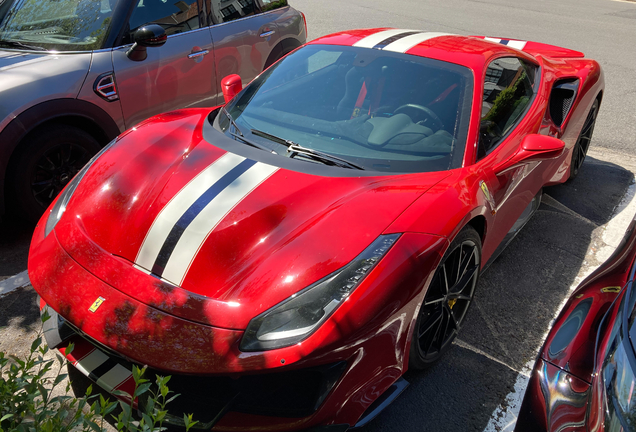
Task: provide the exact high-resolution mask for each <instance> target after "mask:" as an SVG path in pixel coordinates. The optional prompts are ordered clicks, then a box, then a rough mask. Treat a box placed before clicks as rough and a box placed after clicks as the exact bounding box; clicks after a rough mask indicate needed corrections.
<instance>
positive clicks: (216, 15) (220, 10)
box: [206, 0, 260, 24]
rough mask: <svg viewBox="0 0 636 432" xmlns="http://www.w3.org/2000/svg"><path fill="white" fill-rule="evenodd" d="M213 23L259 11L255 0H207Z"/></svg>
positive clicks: (231, 19)
mask: <svg viewBox="0 0 636 432" xmlns="http://www.w3.org/2000/svg"><path fill="white" fill-rule="evenodd" d="M206 5H208V7H209V8H210V12H211V16H212V23H213V24H221V23H224V22H228V21H233V20H236V19H239V18H244V17H247V16H250V15H255V14H257V13H259V12H260V11H259V9H258V5H257V4H256V3H255V0H206Z"/></svg>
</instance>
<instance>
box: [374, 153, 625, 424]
mask: <svg viewBox="0 0 636 432" xmlns="http://www.w3.org/2000/svg"><path fill="white" fill-rule="evenodd" d="M632 179H633V175H632V173H631V172H629V171H627V170H626V169H624V168H622V167H620V166H618V165H615V164H612V163H607V162H603V161H598V160H595V159H593V158H589V159H588V160H586V162H585V164H584V166H583V168H582V170H581V172H580V174H579V176H578V178H577V179H575V180H574V181H572V182H570V183H567V184H564V185H559V186H554V187H550V188H546V189H545V190H544V193H545V194H547V195H549V196H550V197H552V198H554V199H555V200H556V201H558V203H556V205H554V204H555V202H554V200H550V199H549V198H548V199H544V201H543V203H542V204H541V206H540V207H539V210H538V211H537V212H536V213H535V215H534V216H533V218H532V219H531V220H530V221H529V222H528V224H527V225H526V227H525V228H524V229H523V230H522V231H521V233H519V235H518V236H517V238H516V239H515V240H514V241H513V242H512V243H511V244H510V246H509V247H508V249H506V251H505V252H503V253H502V254H501V255H500V256H499V258H498V259H497V260H496V261H495V262H494V263H493V264H492V266H491V267H490V268H489V269H488V270H487V271H486V272H485V273H484V274H483V275H482V278H481V280H480V283H479V286H478V288H477V292H476V294H475V300H474V302H473V305H472V306H471V309H470V311H469V313H468V316H467V318H466V322H465V324H464V328H463V329H462V332H461V334H460V336H459V338H460V340H461V342H463V346H461V347H460V346H457V345H455V346H454V347H453V349H452V350H451V351H450V352H449V353H448V354H447V355H446V356H445V358H444V359H443V360H442V361H441V362H440V363H439V364H437V365H436V366H435V367H434V368H432V369H431V370H429V371H427V372H416V371H409V372H408V373H407V374H406V376H405V378H406V379H407V380H408V381H409V382H410V383H411V386H410V387H409V388H408V389H407V390H406V391H405V392H404V393H403V394H402V395H401V396H400V397H399V398H398V399H397V400H396V402H395V403H393V404H392V405H391V406H390V407H389V408H388V409H387V410H386V411H385V412H383V413H382V414H381V415H380V416H379V417H378V418H377V419H376V420H375V421H374V422H371V424H369V426H368V427H366V428H365V430H366V431H368V432H371V431H394V430H395V431H415V430H435V431H459V430H461V431H483V430H484V428H485V427H486V425H487V424H488V421H489V420H490V416H491V414H492V412H493V411H494V410H495V409H496V408H497V406H498V405H499V404H500V403H501V402H502V401H503V400H504V399H505V396H506V395H507V394H508V393H510V392H511V391H512V390H513V388H514V384H515V381H516V378H517V372H516V371H519V370H521V369H522V368H523V366H524V365H525V364H526V363H528V362H529V361H533V360H534V359H535V356H536V353H537V349H538V348H539V347H540V346H541V345H542V343H543V337H544V336H545V333H546V331H547V329H548V327H549V325H550V322H551V321H552V319H553V317H554V315H555V314H556V313H557V312H558V309H559V307H560V305H561V302H562V301H563V300H564V299H565V298H566V297H567V296H568V295H569V293H570V290H569V289H570V286H571V285H572V284H573V283H574V280H575V278H576V276H577V274H578V272H579V269H580V268H581V265H582V264H583V261H584V260H585V256H586V253H587V250H588V246H589V245H590V243H591V241H592V239H593V238H594V235H595V230H596V229H597V228H598V227H599V226H600V225H601V224H604V223H606V222H608V221H609V220H610V218H611V217H612V214H613V211H614V208H615V207H616V206H617V205H618V203H619V202H620V200H621V199H622V197H623V196H624V194H625V191H626V190H627V187H628V186H629V184H630V183H631V182H632ZM544 197H545V195H544ZM546 203H552V204H551V205H549V204H546ZM560 204H562V205H560ZM563 205H564V206H566V207H568V208H569V210H568V209H565V208H563ZM577 214H579V215H581V216H583V217H581V216H578V215H577ZM465 346H468V347H474V348H476V349H477V350H479V351H483V352H485V353H487V354H488V355H489V356H491V357H494V358H496V359H497V360H499V361H501V362H502V363H505V365H504V364H502V363H499V362H496V361H493V360H492V359H490V358H488V357H486V356H484V355H482V354H479V353H477V352H475V351H472V350H471V349H467V348H465ZM506 365H508V367H507V366H506Z"/></svg>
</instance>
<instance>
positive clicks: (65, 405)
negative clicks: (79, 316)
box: [0, 313, 197, 432]
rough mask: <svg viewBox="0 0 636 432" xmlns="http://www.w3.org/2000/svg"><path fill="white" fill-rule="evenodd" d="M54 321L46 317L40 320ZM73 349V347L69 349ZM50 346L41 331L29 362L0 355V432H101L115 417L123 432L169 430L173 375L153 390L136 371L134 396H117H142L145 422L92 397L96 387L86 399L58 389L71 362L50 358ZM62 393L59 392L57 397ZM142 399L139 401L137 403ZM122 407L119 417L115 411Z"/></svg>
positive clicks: (128, 406) (127, 406) (127, 407)
mask: <svg viewBox="0 0 636 432" xmlns="http://www.w3.org/2000/svg"><path fill="white" fill-rule="evenodd" d="M49 318H50V317H49V316H48V315H47V314H46V313H44V314H43V315H42V322H45V321H46V320H48V319H49ZM72 350H73V346H72V344H71V345H69V346H68V348H67V349H66V352H67V353H70V352H71V351H72ZM48 353H49V347H48V346H47V345H46V344H45V343H43V330H42V329H40V331H39V332H38V335H37V337H36V339H35V340H34V341H33V343H32V344H31V349H30V352H29V354H28V356H27V358H26V359H20V358H18V357H15V356H9V357H7V356H6V355H5V353H3V352H0V432H65V431H69V432H70V431H86V432H88V431H94V432H102V431H105V430H106V429H105V428H104V420H105V418H107V416H111V418H112V419H114V423H115V424H114V426H115V427H116V428H117V430H118V431H119V432H151V431H152V432H154V431H161V430H164V429H165V428H164V427H163V423H164V421H165V418H166V415H167V414H168V411H167V409H166V407H167V405H168V404H169V403H170V402H171V401H172V400H173V399H174V398H176V397H177V396H178V395H171V393H172V392H171V391H170V390H169V389H168V381H169V380H170V377H169V376H168V377H161V376H157V379H156V382H155V386H154V387H153V386H152V383H151V382H149V380H147V379H145V378H143V376H144V372H145V371H146V367H145V366H144V367H143V368H138V367H134V368H133V378H134V380H135V390H134V394H133V395H132V398H131V397H130V395H127V394H125V393H123V392H116V393H115V394H116V395H117V396H119V395H121V396H127V397H128V398H129V399H131V400H135V399H137V398H139V397H140V396H142V395H144V398H143V399H145V401H146V402H145V406H144V407H139V408H142V409H141V410H140V411H141V412H142V414H141V418H139V419H135V418H134V416H133V406H132V403H125V402H123V401H116V402H110V400H109V399H106V398H104V397H103V396H102V395H101V394H96V395H92V386H89V387H88V390H87V392H86V395H85V396H84V397H79V398H76V397H74V396H71V395H70V394H71V384H70V382H68V381H67V384H66V386H65V387H64V388H63V389H60V387H61V386H62V383H63V382H64V380H65V379H66V378H67V374H63V373H62V370H63V368H64V366H65V365H66V364H67V363H68V360H66V358H64V357H63V356H62V355H60V354H59V353H57V352H56V353H55V356H56V358H54V359H50V355H49V356H48V357H47V354H48ZM58 393H59V394H58ZM138 400H141V399H138ZM117 406H120V407H121V411H120V412H119V414H118V415H117V416H114V415H113V414H112V413H113V411H114V410H115V409H116V408H117ZM183 421H184V424H185V428H186V430H189V429H190V428H191V427H192V426H194V425H195V424H196V423H197V422H196V421H193V420H192V415H191V414H190V415H185V414H184V416H183Z"/></svg>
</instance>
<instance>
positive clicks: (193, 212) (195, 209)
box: [152, 159, 256, 276]
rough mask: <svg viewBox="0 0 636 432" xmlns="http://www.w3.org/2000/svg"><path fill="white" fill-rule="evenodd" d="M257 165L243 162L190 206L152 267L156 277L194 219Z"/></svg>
mask: <svg viewBox="0 0 636 432" xmlns="http://www.w3.org/2000/svg"><path fill="white" fill-rule="evenodd" d="M255 164H256V161H253V160H250V159H245V160H244V161H243V162H241V163H240V164H238V165H237V166H235V167H234V168H233V169H232V170H230V171H229V172H228V173H227V174H225V175H224V176H223V177H221V178H220V179H219V180H218V181H217V182H216V183H214V184H213V185H212V186H210V188H208V190H206V191H205V192H204V193H203V194H202V195H201V196H200V197H199V198H198V199H197V200H196V201H195V202H194V204H192V205H191V206H190V208H189V209H188V210H186V212H185V213H184V214H183V216H181V218H179V220H178V221H177V223H176V224H175V226H174V227H172V230H170V234H168V237H167V238H166V241H165V242H164V243H163V246H161V250H160V251H159V255H158V256H157V259H156V260H155V263H154V264H153V266H152V273H154V274H155V275H158V276H161V275H162V273H163V271H164V269H165V268H166V264H168V260H169V259H170V255H172V252H173V251H174V248H175V247H176V246H177V243H178V242H179V239H180V238H181V236H182V235H183V232H184V231H185V230H186V228H187V227H188V225H190V224H191V223H192V221H193V220H194V218H196V217H197V215H198V214H199V213H201V211H202V210H203V209H204V208H205V207H206V206H207V205H208V204H210V202H212V200H213V199H214V198H216V196H217V195H218V194H220V193H221V192H222V191H223V190H224V189H225V188H226V187H228V186H229V185H230V184H231V183H232V182H233V181H234V180H236V179H237V178H239V177H240V176H241V175H242V174H244V173H245V172H246V171H247V170H248V169H250V168H251V167H253V166H254V165H255Z"/></svg>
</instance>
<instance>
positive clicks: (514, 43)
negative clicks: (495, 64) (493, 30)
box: [508, 40, 528, 50]
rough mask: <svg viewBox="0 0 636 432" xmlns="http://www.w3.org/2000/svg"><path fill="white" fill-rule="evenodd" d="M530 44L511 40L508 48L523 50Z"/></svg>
mask: <svg viewBox="0 0 636 432" xmlns="http://www.w3.org/2000/svg"><path fill="white" fill-rule="evenodd" d="M527 43H528V42H526V41H520V40H511V41H509V42H508V46H509V47H512V48H516V49H518V50H522V49H524V48H525V47H526V44H527Z"/></svg>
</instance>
